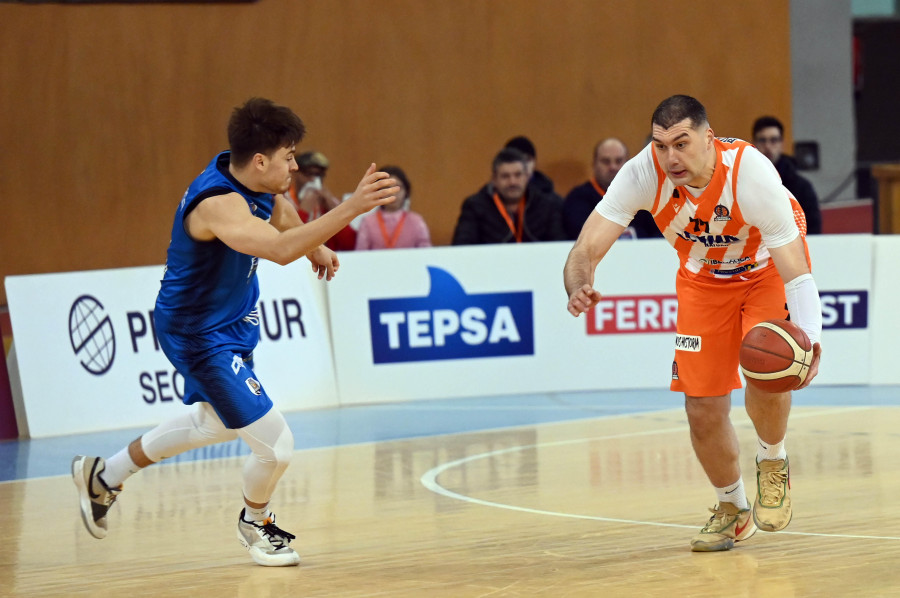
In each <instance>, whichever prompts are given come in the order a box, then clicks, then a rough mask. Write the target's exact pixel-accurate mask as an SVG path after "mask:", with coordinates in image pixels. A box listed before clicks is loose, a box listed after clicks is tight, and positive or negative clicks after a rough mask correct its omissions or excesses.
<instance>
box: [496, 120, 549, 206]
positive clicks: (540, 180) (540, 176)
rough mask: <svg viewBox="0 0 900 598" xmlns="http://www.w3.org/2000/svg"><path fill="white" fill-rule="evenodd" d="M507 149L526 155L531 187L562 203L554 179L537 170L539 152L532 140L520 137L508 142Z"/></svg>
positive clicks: (526, 171) (526, 166)
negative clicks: (554, 186)
mask: <svg viewBox="0 0 900 598" xmlns="http://www.w3.org/2000/svg"><path fill="white" fill-rule="evenodd" d="M505 147H511V148H513V149H517V150H519V151H520V152H522V153H523V154H525V158H526V160H525V173H526V175H528V184H529V185H531V186H532V187H537V190H538V191H540V192H541V193H544V194H545V195H553V196H554V197H557V198H559V200H560V201H562V197H560V195H559V194H558V193H557V192H556V191H555V190H554V188H553V179H551V178H550V177H548V176H547V175H546V174H544V173H543V172H541V171H540V170H538V169H537V150H536V149H535V147H534V144H533V143H532V142H531V139H529V138H528V137H525V136H524V135H519V136H518V137H513V138H512V139H510V140H509V141H507V142H506V146H505Z"/></svg>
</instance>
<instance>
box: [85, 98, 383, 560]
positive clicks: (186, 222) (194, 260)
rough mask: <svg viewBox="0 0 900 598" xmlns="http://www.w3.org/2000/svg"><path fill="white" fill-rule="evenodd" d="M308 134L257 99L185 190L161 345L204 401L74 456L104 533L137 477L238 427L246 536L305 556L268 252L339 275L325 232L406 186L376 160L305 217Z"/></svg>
mask: <svg viewBox="0 0 900 598" xmlns="http://www.w3.org/2000/svg"><path fill="white" fill-rule="evenodd" d="M304 133H305V127H304V125H303V122H302V121H301V120H300V118H299V117H298V116H297V115H296V114H294V113H293V112H292V111H291V110H290V109H288V108H285V107H283V106H277V105H275V104H274V103H272V102H271V101H269V100H266V99H262V98H253V99H251V100H249V101H247V103H246V104H244V105H243V106H241V107H239V108H236V109H235V110H234V112H233V113H232V115H231V120H230V122H229V124H228V142H229V146H230V151H226V152H222V153H220V154H218V155H217V156H215V157H214V158H213V160H212V161H211V162H210V163H209V165H208V166H207V167H206V169H205V170H204V171H203V172H202V173H201V174H200V175H199V176H198V177H197V178H196V179H195V180H194V182H193V183H191V185H190V187H189V188H188V190H187V192H186V193H185V195H184V197H183V198H182V199H181V203H180V204H179V206H178V209H177V211H176V214H175V222H174V225H173V226H172V237H171V241H170V243H169V249H168V255H167V259H166V270H165V274H164V277H163V280H162V284H161V288H160V291H159V295H158V297H157V300H156V308H155V310H154V323H155V326H156V333H157V335H158V337H159V342H160V346H161V347H162V349H163V351H164V352H165V354H166V356H167V357H168V358H169V360H170V361H171V362H172V364H173V365H174V366H175V367H176V368H177V369H178V371H179V372H180V373H181V374H182V375H183V376H184V402H185V403H186V404H194V405H195V406H194V408H193V409H192V410H191V412H189V413H185V414H184V415H182V416H179V417H175V418H173V419H170V420H168V421H165V422H163V423H161V424H159V425H158V426H157V427H155V428H153V429H152V430H150V431H149V432H147V433H146V434H144V435H142V436H141V437H139V438H137V439H136V440H134V441H133V442H131V443H130V444H129V445H128V446H127V447H125V448H123V449H122V450H121V451H119V452H118V453H116V454H115V455H113V456H112V457H110V458H109V459H107V460H104V459H102V458H100V457H85V456H81V455H79V456H77V457H75V459H74V460H73V461H72V476H73V478H74V481H75V485H76V487H77V489H78V493H79V499H80V506H81V515H82V519H83V520H84V523H85V526H86V527H87V529H88V531H89V532H90V533H91V534H92V535H93V536H94V537H96V538H103V537H105V536H106V533H107V521H106V515H107V511H108V510H109V507H110V506H111V505H112V504H113V502H114V501H115V500H116V498H117V497H118V495H119V493H120V492H121V491H122V483H123V482H124V481H125V479H126V478H128V477H129V476H131V475H132V474H134V473H136V472H138V471H140V470H141V469H142V468H144V467H146V466H148V465H151V464H153V463H157V462H159V461H161V460H162V459H165V458H167V457H172V456H174V455H177V454H179V453H182V452H185V451H188V450H190V449H195V448H198V447H202V446H206V445H210V444H214V443H220V442H226V441H229V440H233V439H235V438H238V437H239V438H242V439H243V440H244V441H245V442H246V443H247V444H248V445H249V447H250V449H251V451H252V453H251V455H250V456H249V457H248V459H247V461H246V463H245V465H244V468H243V499H244V501H243V502H244V504H243V510H242V511H241V514H240V517H239V519H238V532H237V535H238V539H239V540H240V542H241V543H242V544H243V545H244V547H245V548H247V549H248V550H249V551H250V555H251V556H252V558H253V560H254V561H256V562H257V563H259V564H260V565H267V566H286V565H296V564H298V563H299V562H300V558H299V556H298V555H297V553H296V552H295V551H294V550H293V549H292V548H291V546H290V542H291V540H293V539H294V536H293V535H292V534H290V533H288V532H286V531H284V530H282V529H280V528H279V527H278V526H276V525H275V515H274V514H273V513H272V512H271V511H270V510H269V500H270V499H271V497H272V494H273V492H274V490H275V485H276V483H277V482H278V480H279V478H280V477H281V475H282V474H283V473H284V471H285V469H286V468H287V466H288V464H289V463H290V460H291V455H292V453H293V450H294V437H293V435H292V434H291V430H290V428H289V427H288V425H287V423H286V422H285V419H284V417H283V416H282V414H281V413H280V412H279V411H278V410H277V409H275V408H274V407H273V405H272V400H271V399H270V398H269V396H268V395H267V394H266V391H265V388H264V387H263V386H262V384H261V382H260V381H259V380H258V379H257V378H256V375H255V374H254V373H253V361H252V351H253V349H254V347H255V346H256V343H257V341H258V340H259V317H258V314H257V310H256V302H257V299H258V298H259V285H258V282H257V278H256V267H257V262H258V260H259V259H260V258H262V259H267V260H271V261H273V262H276V263H278V264H281V265H284V264H288V263H291V262H293V261H295V260H297V259H300V258H302V257H304V256H305V257H306V258H308V259H309V261H310V262H311V263H312V267H313V270H314V271H315V272H317V273H318V277H319V279H322V278H323V277H324V278H325V279H326V280H331V278H332V277H333V276H334V275H335V273H336V272H337V270H338V267H339V262H338V258H337V255H335V253H334V252H332V251H331V250H330V249H327V248H326V247H325V246H324V245H323V243H324V242H325V241H326V240H328V239H329V238H330V237H331V236H332V235H333V234H334V233H336V232H338V231H339V230H341V229H342V228H344V227H345V226H347V225H348V224H349V223H350V221H351V220H353V218H355V217H356V216H358V215H360V214H363V213H365V212H368V211H369V210H371V209H373V208H375V207H377V206H381V205H385V204H388V203H390V202H392V201H393V200H394V193H396V192H397V191H398V190H399V189H398V187H396V186H395V182H394V181H393V179H391V178H389V175H388V174H387V173H384V172H376V169H375V165H374V164H372V165H371V166H370V167H369V169H368V170H367V172H366V174H365V175H364V176H363V178H362V180H361V181H360V183H359V186H358V187H357V189H356V191H355V192H354V193H353V195H352V196H351V197H350V198H349V199H348V200H347V201H345V202H343V203H342V204H341V205H340V206H338V207H337V208H335V209H333V210H331V211H329V212H328V213H327V214H325V215H324V216H322V217H321V218H318V219H316V220H314V221H313V222H310V223H308V224H303V222H302V221H301V220H300V217H299V216H298V214H297V212H296V210H295V209H294V208H293V206H292V205H291V204H290V202H289V201H288V200H287V199H286V198H285V197H284V195H283V194H284V193H285V192H286V191H288V189H289V188H290V184H291V173H293V172H295V171H296V170H297V163H296V162H295V161H294V150H295V147H296V144H297V143H299V142H300V140H301V139H302V138H303V135H304Z"/></svg>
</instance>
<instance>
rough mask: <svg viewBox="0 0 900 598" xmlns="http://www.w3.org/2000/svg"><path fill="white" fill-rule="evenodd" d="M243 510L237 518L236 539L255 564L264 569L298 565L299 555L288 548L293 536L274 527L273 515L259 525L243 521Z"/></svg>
mask: <svg viewBox="0 0 900 598" xmlns="http://www.w3.org/2000/svg"><path fill="white" fill-rule="evenodd" d="M244 512H245V510H244V509H241V516H240V517H239V518H238V530H237V537H238V540H240V541H241V544H243V546H244V548H246V549H247V550H249V551H250V556H251V557H253V560H254V561H256V563H257V564H260V565H263V566H265V567H290V566H291V565H299V564H300V555H298V554H297V553H296V552H294V549H293V548H291V547H290V543H291V540H293V539H294V538H295V536H294V535H293V534H289V533H288V532H286V531H284V530H282V529H280V528H279V527H278V526H277V525H275V514H274V513H273V514H272V516H271V517H269V518H268V519H266V520H265V521H262V522H260V523H257V522H254V521H245V520H244Z"/></svg>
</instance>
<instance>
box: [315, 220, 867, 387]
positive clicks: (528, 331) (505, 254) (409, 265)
mask: <svg viewBox="0 0 900 598" xmlns="http://www.w3.org/2000/svg"><path fill="white" fill-rule="evenodd" d="M809 244H810V253H811V256H812V259H813V270H814V273H815V277H816V281H817V284H818V287H819V289H820V291H821V295H822V309H823V318H824V322H825V331H824V332H823V339H822V342H823V346H824V347H825V351H826V353H825V359H824V362H823V366H822V370H821V373H820V377H819V379H818V383H819V384H866V383H868V380H869V365H868V364H869V357H870V347H869V332H870V326H869V315H868V314H869V301H870V291H871V288H872V269H871V267H870V266H869V265H870V264H871V263H872V259H873V256H872V237H871V236H868V235H843V236H840V237H811V238H810V240H809ZM570 248H571V243H540V244H528V245H520V246H515V245H492V246H480V247H451V248H433V249H418V250H398V251H391V252H366V253H353V254H345V255H344V256H342V260H343V267H342V270H341V276H340V277H339V280H335V281H333V283H332V285H331V287H330V289H329V291H330V292H329V305H330V311H331V315H332V334H333V342H334V347H335V355H336V369H337V375H338V387H339V392H340V397H341V402H342V403H371V402H384V401H399V400H410V399H427V398H438V397H463V396H479V395H497V394H516V393H531V392H553V391H572V390H592V389H616V388H622V389H626V388H667V387H668V385H669V382H670V380H671V363H672V359H673V356H674V351H675V342H676V339H675V334H674V330H675V318H676V315H677V309H678V303H677V301H676V299H675V272H676V269H677V267H678V259H677V256H676V254H675V252H674V250H673V249H672V248H671V247H669V246H668V244H667V243H666V242H665V241H663V240H642V241H632V242H619V243H616V244H615V245H614V246H613V248H612V249H611V250H610V252H609V254H608V255H607V256H606V258H605V259H604V260H603V261H602V262H601V264H600V266H599V267H598V269H597V274H596V280H595V287H596V288H597V289H598V290H599V291H600V292H601V293H602V294H603V301H601V303H600V304H599V305H598V306H597V307H596V308H595V309H594V310H593V311H592V312H591V313H589V314H586V315H585V316H582V317H580V318H577V319H576V318H573V317H572V316H571V315H569V313H568V312H567V311H566V301H567V298H566V294H565V291H564V289H563V283H562V270H563V265H564V263H565V260H566V257H567V255H568V251H569V249H570ZM854 264H855V265H858V267H857V266H853V265H854ZM848 265H849V266H848Z"/></svg>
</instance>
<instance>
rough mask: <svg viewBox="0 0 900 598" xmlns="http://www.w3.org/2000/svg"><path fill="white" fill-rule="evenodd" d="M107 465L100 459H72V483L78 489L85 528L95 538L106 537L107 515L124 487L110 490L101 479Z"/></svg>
mask: <svg viewBox="0 0 900 598" xmlns="http://www.w3.org/2000/svg"><path fill="white" fill-rule="evenodd" d="M104 469H106V463H105V462H104V461H103V459H102V458H100V457H84V456H82V455H78V456H76V457H75V458H74V459H72V481H74V482H75V487H76V488H77V489H78V502H79V506H80V507H81V519H82V521H84V527H86V528H87V531H89V532H90V534H91V535H92V536H94V537H95V538H100V539H102V538H105V537H106V529H107V528H106V514H107V512H109V508H110V507H111V506H112V505H113V503H114V502H116V498H117V497H118V496H119V493H120V492H122V487H121V486H119V487H118V488H110V487H109V486H107V485H106V482H104V481H103V479H102V478H101V477H100V474H101V473H103V470H104Z"/></svg>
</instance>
